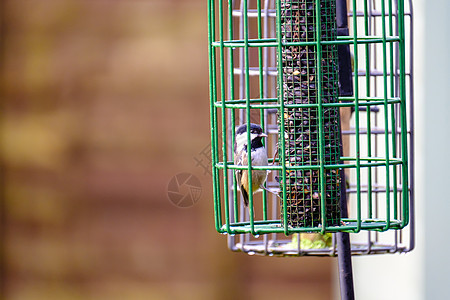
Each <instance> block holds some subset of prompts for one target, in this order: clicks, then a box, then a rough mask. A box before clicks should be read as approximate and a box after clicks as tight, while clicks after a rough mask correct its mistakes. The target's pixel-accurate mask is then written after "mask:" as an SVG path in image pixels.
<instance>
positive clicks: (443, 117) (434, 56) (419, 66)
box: [337, 0, 450, 300]
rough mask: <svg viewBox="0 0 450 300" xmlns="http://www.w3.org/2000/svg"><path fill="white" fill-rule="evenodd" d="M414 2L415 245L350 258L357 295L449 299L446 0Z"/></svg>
mask: <svg viewBox="0 0 450 300" xmlns="http://www.w3.org/2000/svg"><path fill="white" fill-rule="evenodd" d="M413 5H414V20H415V22H414V26H415V27H414V30H415V35H414V38H415V48H414V50H415V69H414V74H415V119H416V123H415V138H416V147H415V154H416V157H415V162H416V173H415V178H416V186H415V188H416V219H417V222H416V232H417V235H416V242H417V244H416V249H415V250H414V251H413V252H412V253H409V254H406V255H382V256H375V257H354V258H353V269H354V283H355V294H356V299H364V300H370V299H377V300H379V299H383V300H389V299H395V300H402V299H408V300H414V299H417V300H422V299H431V300H435V299H450V286H449V285H450V234H449V231H448V230H447V228H448V225H449V224H450V175H449V174H450V1H448V0H434V1H426V0H416V1H414V3H413ZM337 298H339V296H337Z"/></svg>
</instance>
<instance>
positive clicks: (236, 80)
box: [208, 0, 414, 256]
mask: <svg viewBox="0 0 450 300" xmlns="http://www.w3.org/2000/svg"><path fill="white" fill-rule="evenodd" d="M345 2H346V1H340V0H255V1H251V0H229V1H223V0H209V1H208V20H209V22H208V26H209V65H210V68H209V76H210V109H211V145H212V147H211V148H212V176H213V196H214V211H215V226H216V229H217V231H218V232H220V233H223V234H228V245H229V247H230V249H231V250H233V251H243V252H246V253H249V254H261V255H268V256H273V255H280V256H302V255H328V256H329V255H331V256H333V255H336V254H337V246H336V245H337V239H336V233H340V232H347V233H351V237H352V244H351V252H352V254H377V253H395V252H407V251H411V250H412V249H413V247H414V226H413V225H414V224H413V221H414V210H413V207H414V202H413V199H414V193H413V180H414V178H413V170H414V166H413V159H412V157H413V142H414V139H413V132H412V130H413V105H412V97H413V90H412V89H413V84H412V78H413V77H412V38H411V36H412V33H413V28H412V7H411V2H410V1H408V0H407V1H406V2H405V1H403V0H377V1H362V0H353V1H350V2H349V3H350V4H349V9H348V11H347V8H346V7H345V6H346V4H345V5H344V8H345V9H344V10H343V6H342V5H343V4H342V3H345ZM250 123H258V124H260V125H261V127H262V128H263V131H264V132H265V133H266V134H268V138H267V139H266V141H265V147H266V149H267V153H268V157H269V164H268V165H267V166H252V165H251V163H249V165H248V166H237V165H235V164H234V153H233V145H234V143H235V130H236V128H237V127H238V126H239V125H241V124H250ZM242 168H245V169H248V170H249V171H251V170H267V172H268V174H269V175H268V178H267V181H266V183H265V188H266V189H265V190H263V191H262V192H259V193H255V194H252V193H249V209H248V210H247V209H246V208H245V207H244V205H243V201H242V199H241V193H240V191H239V189H238V187H237V184H236V178H235V176H234V173H235V171H236V170H237V169H242ZM409 223H412V224H411V225H410V226H407V225H408V224H409Z"/></svg>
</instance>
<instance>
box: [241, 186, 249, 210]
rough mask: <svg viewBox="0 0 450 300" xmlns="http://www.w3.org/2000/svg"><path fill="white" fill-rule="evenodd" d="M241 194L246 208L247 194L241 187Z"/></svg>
mask: <svg viewBox="0 0 450 300" xmlns="http://www.w3.org/2000/svg"><path fill="white" fill-rule="evenodd" d="M241 192H242V197H244V205H245V207H248V193H247V191H246V190H245V189H244V187H243V186H242V187H241Z"/></svg>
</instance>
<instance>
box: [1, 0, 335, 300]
mask: <svg viewBox="0 0 450 300" xmlns="http://www.w3.org/2000/svg"><path fill="white" fill-rule="evenodd" d="M2 6H3V7H2V9H1V14H2V16H1V17H2V31H1V32H2V37H1V38H2V49H1V51H2V65H1V74H2V81H1V98H2V112H1V117H2V118H1V157H2V161H1V163H2V169H3V177H2V181H3V182H2V200H3V204H2V207H3V213H2V215H3V221H2V225H3V226H2V232H3V237H2V241H1V243H2V251H3V253H4V255H3V261H2V274H3V278H2V284H3V285H2V286H3V289H2V292H3V294H4V295H3V298H4V299H27V300H28V299H256V298H258V299H271V298H275V297H276V298H280V299H330V298H331V284H330V281H331V272H333V271H334V270H335V269H333V268H332V267H334V266H333V265H332V260H331V259H314V258H299V259H278V258H264V257H248V256H246V255H244V254H235V253H231V252H229V251H228V250H227V249H226V239H225V237H224V236H221V235H219V234H217V233H216V232H215V231H214V224H213V214H212V199H211V194H212V193H211V189H210V186H211V178H210V176H209V175H207V174H205V173H204V170H202V168H200V167H198V166H196V165H195V161H194V157H199V152H201V151H202V150H203V149H204V148H205V147H207V146H208V144H209V104H208V101H209V100H208V66H207V62H208V59H207V32H206V30H207V26H206V0H205V1H200V0H197V1H153V0H149V1H145V0H116V1H111V0H84V1H82V0H33V1H32V0H8V1H3V3H2ZM179 172H191V173H194V174H195V175H196V176H197V177H198V178H199V179H200V180H201V183H202V186H203V193H202V197H201V199H200V201H199V202H198V203H197V204H196V205H195V206H194V207H192V208H189V209H179V208H176V207H175V206H174V205H172V204H171V203H170V202H169V201H168V199H167V195H166V187H167V184H168V182H169V180H170V178H171V177H172V176H174V175H175V174H177V173H179Z"/></svg>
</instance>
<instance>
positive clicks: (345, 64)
mask: <svg viewBox="0 0 450 300" xmlns="http://www.w3.org/2000/svg"><path fill="white" fill-rule="evenodd" d="M347 17H348V14H347V0H336V25H337V30H338V35H348V33H349V32H348V21H347ZM338 57H339V81H340V89H339V94H340V96H353V84H352V78H353V77H352V67H351V58H350V46H349V45H339V46H338ZM341 119H342V118H339V121H340V122H342V121H341ZM339 125H341V124H339ZM340 127H341V126H340ZM340 140H341V141H342V130H341V138H340ZM343 155H344V149H343V147H342V144H341V156H343ZM340 174H341V218H347V217H348V208H347V187H346V181H345V171H344V169H341V172H340ZM336 238H337V253H338V267H339V285H340V288H341V300H354V299H355V291H354V289H353V270H352V249H351V246H350V234H349V233H347V232H338V233H336Z"/></svg>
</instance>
